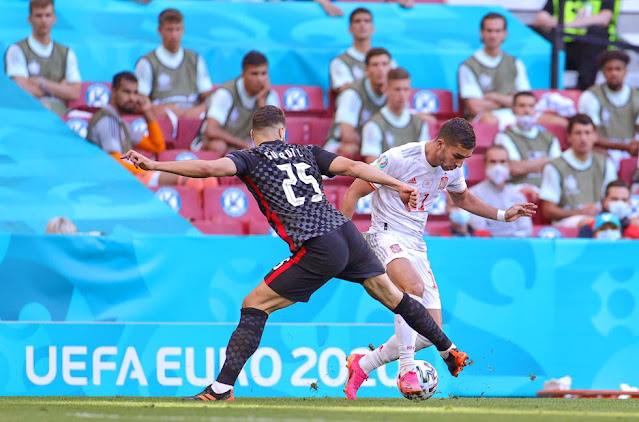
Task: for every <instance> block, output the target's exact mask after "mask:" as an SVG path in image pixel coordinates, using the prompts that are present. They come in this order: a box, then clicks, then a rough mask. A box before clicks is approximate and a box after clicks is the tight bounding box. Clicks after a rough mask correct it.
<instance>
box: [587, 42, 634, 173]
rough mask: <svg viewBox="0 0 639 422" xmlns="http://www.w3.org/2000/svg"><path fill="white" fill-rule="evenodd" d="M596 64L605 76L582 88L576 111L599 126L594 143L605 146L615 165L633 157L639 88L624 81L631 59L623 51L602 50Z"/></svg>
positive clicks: (617, 167)
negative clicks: (595, 83)
mask: <svg viewBox="0 0 639 422" xmlns="http://www.w3.org/2000/svg"><path fill="white" fill-rule="evenodd" d="M598 59H599V66H600V68H601V71H602V73H603V75H604V78H605V79H606V82H605V83H603V84H601V85H595V86H592V87H590V88H588V90H586V91H584V93H583V94H581V97H580V98H579V112H580V113H584V114H587V115H589V116H590V118H591V119H592V121H593V122H595V124H596V125H597V127H598V129H599V142H598V143H597V146H599V147H602V148H606V149H608V155H609V156H610V158H612V161H613V163H614V164H615V168H616V169H617V170H618V169H619V162H620V161H621V160H622V159H624V158H628V157H636V156H637V152H638V149H639V141H637V140H636V139H635V133H636V131H637V130H639V91H638V90H636V89H635V88H632V87H630V85H628V84H626V83H625V79H626V75H627V73H628V71H627V69H626V67H627V66H628V62H629V61H630V57H629V56H628V54H626V53H624V52H623V51H619V50H613V51H604V52H603V53H602V54H600V55H599V57H598Z"/></svg>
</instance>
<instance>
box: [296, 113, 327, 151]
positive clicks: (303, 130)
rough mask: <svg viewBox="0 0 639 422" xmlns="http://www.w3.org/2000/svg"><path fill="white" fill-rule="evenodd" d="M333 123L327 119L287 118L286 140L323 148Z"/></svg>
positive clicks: (308, 117)
mask: <svg viewBox="0 0 639 422" xmlns="http://www.w3.org/2000/svg"><path fill="white" fill-rule="evenodd" d="M332 123H333V120H332V119H330V118H327V117H310V116H291V117H287V118H286V139H287V141H288V142H290V143H294V144H302V145H319V146H322V145H324V143H325V142H326V137H327V135H328V130H329V129H330V127H331V124H332Z"/></svg>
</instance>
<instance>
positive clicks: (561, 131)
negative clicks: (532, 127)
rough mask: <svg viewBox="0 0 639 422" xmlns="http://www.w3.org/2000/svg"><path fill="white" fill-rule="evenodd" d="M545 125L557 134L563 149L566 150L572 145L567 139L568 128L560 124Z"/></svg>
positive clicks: (549, 130)
mask: <svg viewBox="0 0 639 422" xmlns="http://www.w3.org/2000/svg"><path fill="white" fill-rule="evenodd" d="M544 127H545V128H546V129H547V130H548V132H550V133H552V134H553V135H555V137H556V138H557V140H558V141H559V145H561V149H562V151H563V150H566V149H568V148H569V147H570V145H568V141H567V140H566V128H565V127H563V126H560V125H551V124H547V125H544Z"/></svg>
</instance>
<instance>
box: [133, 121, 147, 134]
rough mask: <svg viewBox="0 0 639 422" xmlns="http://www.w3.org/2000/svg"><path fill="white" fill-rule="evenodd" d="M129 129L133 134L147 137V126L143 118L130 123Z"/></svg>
mask: <svg viewBox="0 0 639 422" xmlns="http://www.w3.org/2000/svg"><path fill="white" fill-rule="evenodd" d="M130 127H131V131H132V132H133V133H137V134H140V135H142V136H148V135H149V126H148V125H147V124H146V120H144V118H143V117H140V118H138V119H135V120H134V121H132V122H131V126H130Z"/></svg>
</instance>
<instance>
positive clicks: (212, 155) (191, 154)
mask: <svg viewBox="0 0 639 422" xmlns="http://www.w3.org/2000/svg"><path fill="white" fill-rule="evenodd" d="M218 158H220V155H219V154H218V153H217V152H213V151H191V150H188V149H167V150H166V151H162V152H161V153H159V154H158V160H159V161H181V160H195V159H199V160H217V159H218Z"/></svg>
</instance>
